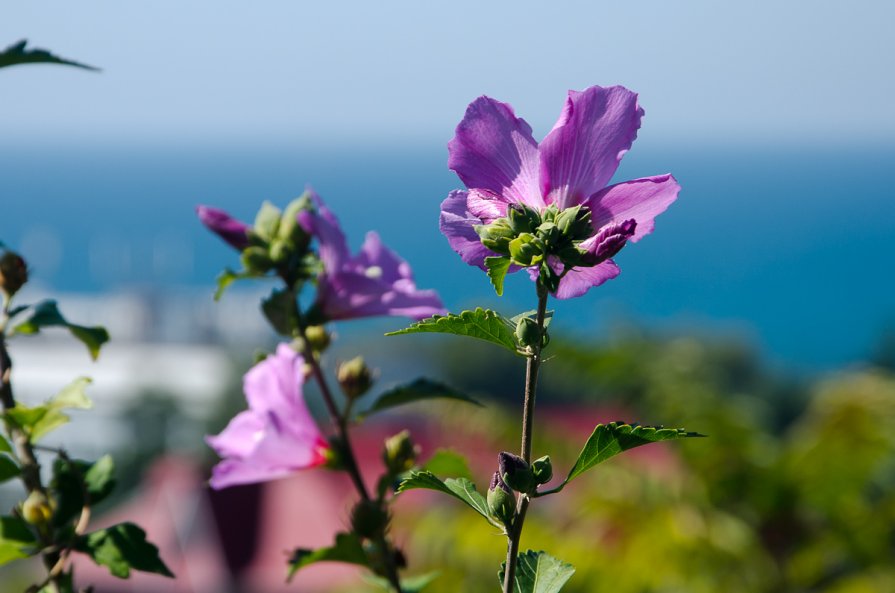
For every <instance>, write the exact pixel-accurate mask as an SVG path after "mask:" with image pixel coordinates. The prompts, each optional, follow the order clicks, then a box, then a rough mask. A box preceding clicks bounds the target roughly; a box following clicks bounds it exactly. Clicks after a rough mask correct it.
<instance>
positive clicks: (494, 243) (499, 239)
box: [474, 218, 516, 255]
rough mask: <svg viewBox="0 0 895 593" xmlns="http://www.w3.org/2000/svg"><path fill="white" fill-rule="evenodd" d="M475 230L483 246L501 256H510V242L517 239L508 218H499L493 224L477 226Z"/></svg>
mask: <svg viewBox="0 0 895 593" xmlns="http://www.w3.org/2000/svg"><path fill="white" fill-rule="evenodd" d="M474 228H475V232H476V233H478V235H479V238H480V239H481V241H482V245H484V246H485V247H487V248H488V249H490V250H491V251H494V252H495V253H499V254H501V255H509V254H510V247H509V246H510V241H512V240H513V238H515V237H516V232H515V231H514V230H513V229H512V228H511V227H510V222H509V221H508V220H507V219H506V218H498V219H497V220H495V221H494V222H492V223H491V224H483V225H476V226H475V227H474Z"/></svg>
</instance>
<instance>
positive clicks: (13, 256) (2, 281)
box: [0, 251, 28, 297]
mask: <svg viewBox="0 0 895 593" xmlns="http://www.w3.org/2000/svg"><path fill="white" fill-rule="evenodd" d="M0 253H2V255H0V290H2V291H3V292H5V293H6V294H7V296H10V297H11V296H12V295H14V294H15V293H17V292H18V291H19V289H20V288H22V285H23V284H25V283H26V282H28V264H26V263H25V260H24V259H22V257H21V256H20V255H19V254H18V253H15V252H13V251H2V252H0Z"/></svg>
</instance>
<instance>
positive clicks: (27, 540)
mask: <svg viewBox="0 0 895 593" xmlns="http://www.w3.org/2000/svg"><path fill="white" fill-rule="evenodd" d="M36 543H37V540H36V539H35V537H34V533H32V531H31V528H30V527H28V524H27V523H25V521H23V520H22V519H20V518H19V517H0V565H3V564H6V563H7V562H9V561H11V560H17V559H19V558H27V557H29V556H33V555H34V554H35V553H36V552H37V549H36V547H35V544H36Z"/></svg>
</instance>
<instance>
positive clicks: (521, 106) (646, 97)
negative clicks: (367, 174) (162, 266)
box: [0, 0, 895, 146]
mask: <svg viewBox="0 0 895 593" xmlns="http://www.w3.org/2000/svg"><path fill="white" fill-rule="evenodd" d="M893 22H895V2H889V1H884V0H879V1H861V0H857V1H852V2H849V3H845V2H839V1H836V2H830V1H811V2H809V1H804V2H786V1H782V0H776V1H766V0H758V1H756V0H751V1H748V2H736V3H733V2H726V3H725V2H709V1H698V2H672V1H668V0H664V1H654V0H645V1H640V2H612V3H609V2H595V1H592V2H550V3H547V2H490V3H487V2H484V1H481V0H480V1H478V2H472V1H467V0H462V1H459V0H452V1H450V2H420V1H417V2H409V1H401V2H375V3H374V2H338V1H331V2H313V3H311V2H299V1H291V2H288V1H285V0H277V1H267V2H260V1H259V2H245V1H242V2H231V1H222V0H217V1H204V0H203V1H198V0H194V1H189V2H183V1H177V2H175V1H173V0H154V1H152V2H122V1H120V0H109V1H80V2H76V3H74V2H71V3H50V2H43V1H34V0H30V1H29V2H20V3H7V5H6V6H5V7H4V8H3V9H2V11H0V43H2V44H4V45H6V44H9V43H12V42H14V41H16V40H18V39H19V38H23V37H27V38H28V39H29V40H31V42H32V43H33V44H35V45H36V46H38V47H45V48H49V49H51V50H53V51H55V52H57V53H59V54H61V55H64V56H67V57H71V58H73V59H78V60H82V61H85V62H88V63H91V64H95V65H97V66H100V67H102V68H103V69H104V72H103V73H101V74H92V73H88V72H81V71H77V70H69V69H64V68H56V67H50V66H30V67H16V68H10V69H7V70H4V71H2V72H0V92H2V97H3V103H2V105H3V108H2V109H0V137H2V141H3V142H7V141H11V140H16V141H21V139H22V138H24V137H30V138H38V139H47V140H63V139H70V140H74V141H78V142H80V141H88V140H96V141H103V140H107V139H113V140H115V141H128V142H135V143H141V142H155V141H171V140H177V141H184V142H191V141H197V142H201V141H204V140H211V141H215V142H218V141H228V140H229V141H244V140H258V141H262V142H266V141H270V140H275V139H278V138H279V139H283V140H286V141H289V142H297V141H300V142H302V143H305V144H311V143H314V142H333V143H343V142H344V141H345V140H354V141H357V142H365V143H367V142H381V143H385V144H389V145H394V144H401V143H403V142H417V141H420V140H422V141H426V142H428V141H438V142H444V141H446V140H447V139H448V138H449V137H450V136H451V133H452V130H453V127H454V126H455V125H456V123H457V121H458V120H459V118H460V117H461V116H462V113H463V110H464V108H465V106H466V105H467V103H468V102H469V101H470V100H472V99H473V98H475V97H476V96H478V95H480V94H489V95H491V96H493V97H495V98H498V99H501V100H504V101H508V102H510V103H511V104H513V106H514V107H515V108H516V111H517V113H518V114H519V115H521V116H523V117H525V118H526V119H527V120H528V121H529V122H530V123H531V124H532V126H533V127H534V129H535V133H536V136H538V137H540V136H541V135H542V134H543V133H545V132H546V131H547V130H549V128H550V126H552V124H553V122H554V120H555V119H556V117H557V115H558V113H559V110H560V107H561V104H562V101H563V98H564V96H565V92H566V90H567V89H569V88H576V89H580V88H584V87H586V86H589V85H591V84H602V85H609V84H624V85H625V86H628V87H629V88H632V89H634V90H636V91H637V92H639V93H640V95H641V103H642V105H643V106H644V107H645V109H646V112H647V118H646V120H645V121H644V129H643V132H642V133H641V138H642V140H641V142H650V143H652V142H658V143H663V144H664V143H670V144H672V145H673V144H675V143H679V142H684V141H696V142H699V141H703V140H706V139H708V140H714V141H716V142H725V143H726V142H744V143H750V144H756V143H757V144H765V143H766V144H768V145H769V146H775V145H780V144H784V145H792V144H799V143H810V144H816V143H827V144H830V145H839V144H847V145H852V146H855V145H856V146H860V145H862V144H864V143H867V142H887V141H891V140H892V139H895V115H893V109H892V104H893V97H895V75H893V72H895V68H893V66H892V61H893V58H895V35H893V34H892V23H893ZM647 138H649V140H646V139H647ZM299 139H300V140H299Z"/></svg>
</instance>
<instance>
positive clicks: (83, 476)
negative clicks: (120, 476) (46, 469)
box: [50, 455, 115, 527]
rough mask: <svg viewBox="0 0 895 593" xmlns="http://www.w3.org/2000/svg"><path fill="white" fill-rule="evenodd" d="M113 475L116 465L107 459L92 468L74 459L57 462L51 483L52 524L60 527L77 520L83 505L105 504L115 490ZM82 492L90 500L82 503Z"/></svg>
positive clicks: (85, 462) (109, 458)
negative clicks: (52, 500) (53, 507)
mask: <svg viewBox="0 0 895 593" xmlns="http://www.w3.org/2000/svg"><path fill="white" fill-rule="evenodd" d="M114 473H115V464H114V462H113V461H112V457H111V456H109V455H104V456H103V457H101V458H100V459H99V460H98V461H96V462H95V463H92V464H91V463H89V462H87V461H81V460H77V459H75V460H66V459H61V458H60V459H56V461H55V462H54V463H53V480H52V482H51V483H50V489H51V491H52V492H53V494H54V495H55V498H56V512H55V513H54V514H53V523H54V524H55V525H56V526H57V527H61V526H62V525H64V524H65V523H67V522H69V521H71V520H73V519H74V518H75V517H77V516H78V515H79V514H80V513H81V509H82V508H83V507H84V505H85V503H89V505H90V506H95V505H97V504H99V503H100V502H102V501H103V500H105V499H106V498H107V497H108V496H109V494H111V493H112V490H113V489H114V488H115V478H114ZM85 490H86V496H87V499H89V500H85Z"/></svg>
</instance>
